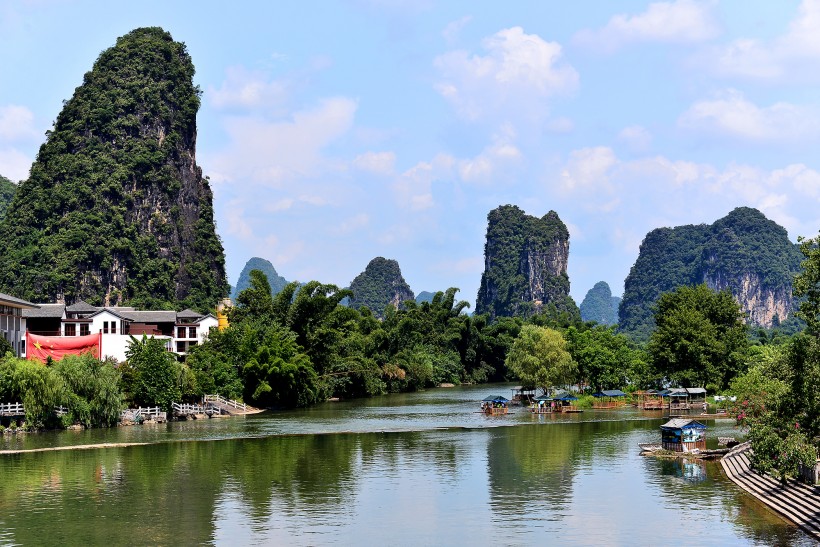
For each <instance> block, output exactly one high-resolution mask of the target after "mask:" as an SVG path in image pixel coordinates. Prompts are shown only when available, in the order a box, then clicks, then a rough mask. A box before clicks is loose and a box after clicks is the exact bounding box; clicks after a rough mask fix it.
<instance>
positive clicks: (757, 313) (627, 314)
mask: <svg viewBox="0 0 820 547" xmlns="http://www.w3.org/2000/svg"><path fill="white" fill-rule="evenodd" d="M801 260H802V255H801V253H800V251H799V249H798V247H797V245H795V244H794V243H792V242H791V241H789V238H788V234H787V232H786V230H785V229H784V228H783V227H782V226H779V225H778V224H776V223H775V222H773V221H771V220H769V219H767V218H766V217H765V216H764V215H763V214H762V213H761V212H760V211H758V210H756V209H751V208H748V207H740V208H737V209H735V210H734V211H732V212H731V213H729V214H728V215H727V216H725V217H724V218H722V219H720V220H718V221H716V222H715V223H714V224H712V225H707V224H701V225H697V226H693V225H688V226H679V227H676V228H659V229H656V230H653V231H651V232H650V233H649V234H647V236H646V238H645V239H644V241H643V243H642V244H641V248H640V253H639V255H638V259H637V260H636V261H635V265H634V266H633V267H632V269H631V271H630V272H629V275H628V276H627V278H626V282H625V284H624V296H623V300H622V301H621V306H620V310H619V325H620V328H621V329H622V330H623V331H626V332H628V333H631V334H633V335H635V336H637V337H638V338H645V337H647V336H648V335H649V333H650V332H651V330H652V329H653V328H654V325H653V322H652V306H653V305H654V303H655V302H656V301H657V299H658V297H659V296H660V295H661V294H662V293H664V292H668V291H672V290H674V289H676V288H677V287H679V286H681V285H698V284H700V283H706V284H707V285H708V286H709V287H711V288H713V289H716V290H723V289H729V290H730V291H731V292H732V294H733V295H734V297H735V299H736V300H737V301H738V302H739V303H740V306H741V309H742V310H743V311H744V312H745V313H746V314H747V317H748V321H749V322H750V323H752V324H755V325H760V326H764V327H772V326H775V325H777V324H778V323H779V322H781V321H783V320H785V319H786V318H787V317H789V316H790V315H791V314H792V311H793V310H794V304H793V302H792V296H791V283H792V277H793V276H794V274H795V273H797V272H798V271H799V269H800V262H801Z"/></svg>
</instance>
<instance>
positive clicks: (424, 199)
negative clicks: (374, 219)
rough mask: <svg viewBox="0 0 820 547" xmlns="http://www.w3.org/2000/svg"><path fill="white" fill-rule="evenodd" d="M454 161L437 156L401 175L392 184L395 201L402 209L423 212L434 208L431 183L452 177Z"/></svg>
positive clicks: (444, 155)
mask: <svg viewBox="0 0 820 547" xmlns="http://www.w3.org/2000/svg"><path fill="white" fill-rule="evenodd" d="M455 164H456V160H455V159H454V158H453V157H452V156H450V155H447V154H439V155H437V156H436V157H435V158H433V160H432V161H430V162H424V161H423V162H419V163H417V164H416V165H415V166H413V167H411V168H410V169H408V170H407V171H405V172H404V173H402V174H401V175H400V176H399V177H398V179H397V180H396V182H395V183H394V184H393V190H394V192H395V195H396V199H397V201H398V203H399V205H400V206H401V207H402V208H405V209H410V210H411V211H423V210H425V209H430V208H432V207H434V206H435V204H436V203H435V200H434V199H433V182H435V181H436V180H441V179H442V178H449V177H452V176H453V175H452V173H453V168H454V166H455Z"/></svg>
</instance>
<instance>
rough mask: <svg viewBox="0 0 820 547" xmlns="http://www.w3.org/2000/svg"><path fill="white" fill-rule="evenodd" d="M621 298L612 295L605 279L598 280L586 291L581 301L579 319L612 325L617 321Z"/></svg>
mask: <svg viewBox="0 0 820 547" xmlns="http://www.w3.org/2000/svg"><path fill="white" fill-rule="evenodd" d="M620 303H621V299H620V298H618V297H617V296H612V291H611V290H610V288H609V284H608V283H607V282H606V281H599V282H597V283H596V284H595V286H594V287H592V288H591V289H589V291H587V294H586V296H585V297H584V301H583V302H581V306H580V308H581V319H582V320H583V321H595V322H597V323H599V324H601V325H614V324H616V323H617V322H618V305H619V304H620Z"/></svg>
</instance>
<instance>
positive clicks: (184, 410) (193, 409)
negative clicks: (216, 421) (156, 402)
mask: <svg viewBox="0 0 820 547" xmlns="http://www.w3.org/2000/svg"><path fill="white" fill-rule="evenodd" d="M171 408H172V409H173V411H174V415H176V416H190V415H191V414H214V413H217V414H221V413H222V410H221V409H219V408H214V407H213V406H205V405H194V404H191V403H172V404H171Z"/></svg>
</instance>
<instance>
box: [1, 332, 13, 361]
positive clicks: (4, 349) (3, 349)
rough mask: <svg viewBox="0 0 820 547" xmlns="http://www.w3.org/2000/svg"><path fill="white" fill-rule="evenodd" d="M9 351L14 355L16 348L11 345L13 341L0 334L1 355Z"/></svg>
mask: <svg viewBox="0 0 820 547" xmlns="http://www.w3.org/2000/svg"><path fill="white" fill-rule="evenodd" d="M7 353H11V354H12V355H14V348H13V347H11V343H10V342H9V341H8V340H6V338H5V337H4V336H0V357H3V356H4V355H6V354H7Z"/></svg>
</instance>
